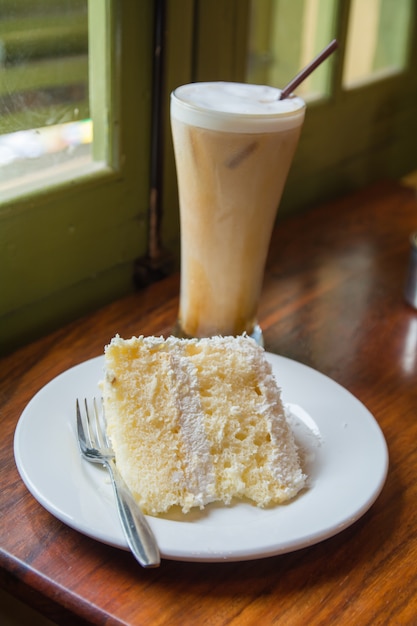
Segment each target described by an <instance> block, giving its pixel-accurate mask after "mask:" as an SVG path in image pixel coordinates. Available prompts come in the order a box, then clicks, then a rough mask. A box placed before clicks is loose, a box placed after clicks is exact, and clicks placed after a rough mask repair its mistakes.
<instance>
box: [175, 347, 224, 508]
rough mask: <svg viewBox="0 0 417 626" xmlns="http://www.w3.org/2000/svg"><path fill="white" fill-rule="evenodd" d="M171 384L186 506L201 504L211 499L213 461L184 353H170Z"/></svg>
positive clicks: (191, 370)
mask: <svg viewBox="0 0 417 626" xmlns="http://www.w3.org/2000/svg"><path fill="white" fill-rule="evenodd" d="M170 360H171V368H172V383H173V385H174V388H175V401H176V404H177V407H178V415H179V420H180V425H181V430H180V435H181V439H182V440H183V442H184V451H185V463H184V475H183V479H184V481H185V487H186V490H187V491H189V492H190V494H192V496H193V501H192V502H190V506H196V505H197V506H200V507H203V506H204V505H205V504H207V503H208V502H211V501H212V500H213V498H212V497H211V496H210V486H212V485H213V481H214V474H213V463H212V460H211V457H210V446H209V442H208V441H207V437H206V434H205V429H204V413H203V409H202V407H201V402H200V396H199V385H198V377H197V372H196V368H195V367H194V366H193V364H192V363H191V362H190V360H189V359H187V358H186V357H185V356H179V355H178V354H175V353H172V354H171V355H170Z"/></svg>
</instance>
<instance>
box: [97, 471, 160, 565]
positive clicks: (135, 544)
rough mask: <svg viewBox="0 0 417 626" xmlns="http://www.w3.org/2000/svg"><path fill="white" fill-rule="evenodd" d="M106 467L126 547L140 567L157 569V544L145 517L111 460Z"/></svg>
mask: <svg viewBox="0 0 417 626" xmlns="http://www.w3.org/2000/svg"><path fill="white" fill-rule="evenodd" d="M108 467H109V470H110V475H111V479H112V484H113V488H114V493H115V495H116V501H117V509H118V512H119V517H120V521H121V523H122V526H123V530H124V533H125V537H126V540H127V543H128V546H129V548H130V549H131V551H132V554H133V555H134V557H135V558H136V560H137V561H138V562H139V563H140V564H141V565H142V567H158V566H159V564H160V562H161V557H160V554H159V549H158V544H157V543H156V539H155V537H154V534H153V532H152V530H151V528H150V526H149V524H148V522H147V520H146V517H145V515H144V514H143V513H142V511H141V509H140V507H139V506H138V504H137V503H136V502H135V500H134V499H133V496H132V494H131V493H130V491H129V489H128V488H127V486H126V483H125V482H124V480H123V478H122V476H121V475H120V472H119V470H118V469H117V467H116V464H115V462H114V461H113V460H109V461H108Z"/></svg>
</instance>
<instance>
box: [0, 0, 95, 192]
mask: <svg viewBox="0 0 417 626" xmlns="http://www.w3.org/2000/svg"><path fill="white" fill-rule="evenodd" d="M2 5H3V6H2ZM0 8H1V20H0V76H1V80H0V198H1V194H2V192H3V193H4V192H5V191H8V190H10V189H11V188H12V187H13V186H14V187H16V188H17V189H18V188H19V187H20V186H21V185H22V182H24V183H26V184H27V183H28V182H29V183H30V181H36V180H37V179H39V178H40V177H42V176H43V175H44V174H45V172H51V171H52V169H51V168H53V171H54V172H59V171H61V172H62V171H65V170H69V169H70V168H71V167H73V166H74V164H75V163H77V165H82V164H84V165H85V164H86V163H88V162H90V161H91V158H92V157H91V146H92V122H91V119H90V108H89V69H88V0H71V1H65V2H56V1H52V0H43V1H42V2H28V1H27V0H24V1H20V0H16V2H3V0H0Z"/></svg>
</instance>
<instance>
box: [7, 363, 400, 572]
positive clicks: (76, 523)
mask: <svg viewBox="0 0 417 626" xmlns="http://www.w3.org/2000/svg"><path fill="white" fill-rule="evenodd" d="M265 354H266V357H267V359H268V361H269V362H270V363H271V365H272V369H273V372H274V375H275V377H276V378H277V380H278V377H277V375H276V369H277V367H282V365H284V366H285V365H286V366H287V367H288V366H290V367H292V368H295V369H296V370H297V369H299V370H300V371H301V372H305V373H306V374H307V376H313V377H317V376H318V377H319V378H318V379H319V380H320V381H322V382H326V384H330V385H331V386H332V388H333V389H336V390H337V391H338V393H342V394H344V395H345V396H346V398H349V400H350V401H351V402H353V404H354V405H356V406H357V407H360V409H361V411H362V413H363V415H364V416H366V419H367V421H368V426H369V425H370V426H371V427H372V428H373V429H374V433H375V441H376V440H378V441H377V443H378V445H379V448H380V450H379V453H380V455H381V467H380V469H379V472H378V480H376V479H375V484H374V486H373V489H372V491H371V492H370V493H369V497H368V498H366V499H365V500H363V502H361V505H360V506H357V507H356V508H355V510H354V511H351V514H350V515H346V516H345V519H344V520H340V521H339V522H338V523H337V524H333V525H330V526H328V527H327V528H326V529H325V530H323V529H322V530H317V531H316V532H314V533H311V532H310V533H305V534H304V536H303V537H301V536H300V537H298V539H293V540H291V541H286V542H284V543H282V542H279V540H277V541H275V542H272V541H271V542H269V544H268V546H266V545H265V546H264V547H263V548H262V549H260V550H254V549H249V550H247V549H246V550H245V549H241V550H239V549H236V548H235V549H233V550H232V551H231V552H228V551H226V552H225V550H224V549H223V550H221V551H215V550H214V551H210V550H207V549H206V551H204V549H203V550H200V551H196V550H195V549H193V548H190V549H188V546H184V547H183V548H181V549H180V550H179V549H178V548H177V549H176V548H175V547H174V548H171V549H169V548H168V549H167V548H166V547H164V548H162V547H161V555H162V557H163V558H165V559H169V560H177V561H188V562H192V561H194V562H195V561H197V562H226V561H247V560H253V559H259V558H266V557H271V556H278V555H282V554H286V553H290V552H293V551H296V550H300V549H302V548H306V547H309V546H312V545H315V544H317V543H320V542H321V541H324V540H326V539H329V538H330V537H332V536H335V535H336V534H338V533H340V532H342V531H343V530H345V529H346V528H348V527H349V526H351V525H352V524H353V523H355V522H356V521H357V520H358V519H359V518H360V517H362V516H363V515H364V514H365V513H366V512H367V511H368V510H369V509H370V508H371V506H372V505H373V504H374V502H375V501H376V499H377V498H378V496H379V495H380V493H381V491H382V489H383V486H384V484H385V481H386V477H387V473H388V468H389V454H388V446H387V443H386V440H385V437H384V434H383V431H382V429H381V427H380V425H379V423H378V422H377V420H376V419H375V417H374V416H373V415H372V414H371V413H370V411H369V410H368V409H367V407H366V406H365V405H364V404H363V403H362V402H361V401H360V400H359V399H358V398H357V397H356V396H354V395H353V394H352V393H351V392H350V391H349V390H348V389H346V388H345V387H343V386H342V385H340V384H339V383H338V382H337V381H335V380H333V379H331V378H330V377H328V376H326V375H325V374H323V373H321V372H319V371H318V370H315V369H314V368H312V367H310V366H308V365H305V364H304V363H300V362H298V361H295V360H293V359H290V358H288V357H285V356H281V355H277V354H273V353H270V352H266V353H265ZM103 362H104V356H103V355H100V356H96V357H93V358H90V359H87V360H85V361H82V362H80V363H78V364H76V365H73V366H72V367H70V368H68V369H66V370H64V371H63V372H61V373H60V374H58V375H57V376H55V377H54V378H52V379H51V380H50V381H49V382H48V383H46V384H45V385H44V386H43V387H41V389H39V390H38V392H37V393H35V394H34V396H33V397H32V398H31V400H30V401H29V402H28V404H27V405H26V407H25V408H24V410H23V411H22V413H21V415H20V417H19V420H18V423H17V425H16V429H15V433H14V441H13V447H14V458H15V463H16V466H17V469H18V472H19V475H20V477H21V479H22V481H23V482H24V484H25V485H26V487H27V489H28V490H29V492H30V493H31V494H32V496H33V497H34V498H35V499H36V500H37V501H38V503H39V504H40V505H41V506H43V507H44V508H45V509H46V510H47V511H48V512H49V513H50V514H51V515H53V516H54V517H56V518H58V519H59V520H60V521H62V522H63V523H64V524H66V525H67V526H69V527H71V528H73V529H74V530H76V531H78V532H81V533H82V534H84V535H86V536H88V537H90V538H92V539H94V540H97V541H99V542H102V543H105V544H108V545H111V546H113V547H116V548H119V549H123V550H128V546H127V543H126V542H125V540H124V537H123V535H122V533H121V529H120V528H119V529H118V531H119V535H118V537H117V534H116V536H115V535H113V536H111V535H108V534H106V533H105V532H101V531H100V530H97V529H96V530H93V529H91V528H89V526H88V525H87V526H86V525H85V524H84V523H83V520H81V521H80V520H76V519H75V520H74V518H73V516H71V514H70V513H69V512H68V511H62V510H59V509H58V508H57V506H56V503H54V502H52V501H50V499H48V498H47V497H45V496H44V494H43V493H42V489H40V488H39V485H37V484H35V483H36V481H35V482H34V481H33V479H32V477H31V476H30V471H29V472H28V470H27V464H28V463H27V461H28V460H27V459H25V458H22V441H21V439H22V436H23V434H24V430H25V428H27V425H26V422H27V420H28V417H27V416H28V415H30V414H31V411H32V409H33V407H34V406H36V403H37V401H39V398H40V397H41V396H42V395H43V394H48V393H50V392H51V390H52V389H53V387H54V385H56V384H59V383H60V382H62V381H63V380H64V379H65V378H67V377H71V376H72V375H74V374H75V375H76V374H77V373H79V372H81V370H82V369H83V368H87V369H88V368H89V367H91V368H93V369H94V368H95V367H96V366H97V370H98V367H99V365H100V364H102V363H103ZM97 382H98V379H97ZM280 386H281V385H280ZM282 391H283V395H284V393H285V389H284V388H283V387H282ZM73 397H74V414H75V398H76V397H77V393H76V390H74V396H73ZM74 422H75V419H74ZM64 425H65V424H64ZM68 425H69V424H67V426H68ZM374 444H375V442H374ZM80 462H81V463H85V464H87V462H86V461H81V460H80ZM89 465H91V464H89ZM96 469H99V470H101V468H96ZM104 471H105V470H103V472H104ZM83 488H86V487H85V485H83ZM303 494H304V490H303V492H301V494H300V495H299V496H297V497H296V498H295V500H299V499H300V498H302V497H303ZM292 502H293V501H291V502H290V503H289V504H286V505H278V507H277V510H281V508H282V506H284V507H288V506H291V503H292ZM210 506H211V505H209V506H208V507H207V508H209V507H210ZM234 506H235V507H236V509H238V510H239V507H240V509H241V510H242V507H244V506H248V507H251V505H249V504H248V505H246V504H245V503H238V504H235V505H234ZM222 508H224V509H226V510H228V511H230V510H231V507H222ZM252 508H253V507H252ZM269 510H270V509H269ZM147 519H148V521H149V522H150V525H151V527H152V528H153V530H154V532H155V534H156V536H157V538H158V535H159V534H161V532H162V533H163V531H164V529H163V525H164V524H165V525H166V524H171V521H170V520H166V519H164V518H153V517H151V516H147ZM161 521H162V524H161ZM180 523H181V524H184V523H183V522H180ZM186 525H187V526H188V527H189V525H188V522H187V524H186ZM161 528H162V530H161ZM171 528H172V527H171Z"/></svg>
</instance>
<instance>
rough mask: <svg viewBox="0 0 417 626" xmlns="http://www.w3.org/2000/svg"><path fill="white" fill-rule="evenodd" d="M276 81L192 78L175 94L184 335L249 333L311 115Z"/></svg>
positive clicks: (256, 332)
mask: <svg viewBox="0 0 417 626" xmlns="http://www.w3.org/2000/svg"><path fill="white" fill-rule="evenodd" d="M279 95H280V91H279V90H278V89H274V88H272V87H265V86H259V85H246V84H240V83H221V82H212V83H191V84H189V85H183V86H182V87H179V88H178V89H176V90H175V91H174V92H173V93H172V94H171V126H172V135H173V142H174V151H175V161H176V168H177V178H178V189H179V201H180V224H181V292H180V308H179V315H178V323H177V328H176V330H175V332H176V334H177V335H180V336H183V337H209V336H213V335H239V334H242V333H244V332H246V333H247V334H248V335H251V336H253V337H254V338H255V339H256V340H257V341H258V342H259V343H262V332H261V329H260V328H259V326H258V323H257V310H258V303H259V297H260V293H261V288H262V282H263V274H264V269H265V261H266V256H267V252H268V248H269V243H270V238H271V233H272V228H273V225H274V221H275V217H276V212H277V209H278V205H279V202H280V199H281V195H282V191H283V188H284V184H285V181H286V178H287V175H288V171H289V169H290V165H291V162H292V159H293V156H294V152H295V149H296V146H297V143H298V139H299V136H300V132H301V127H302V124H303V120H304V112H305V104H304V102H303V100H301V99H300V98H297V97H292V98H287V99H285V100H282V101H280V100H279V99H278V98H279Z"/></svg>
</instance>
